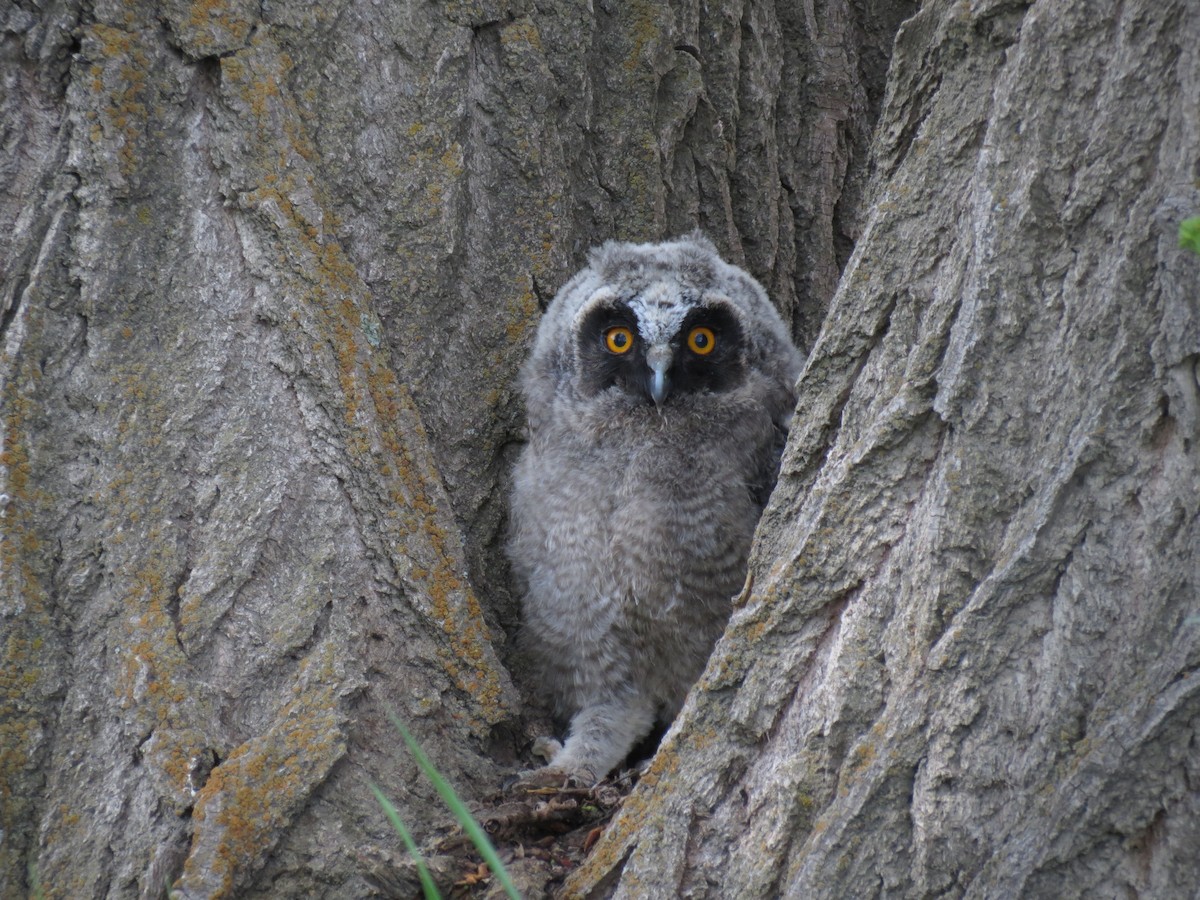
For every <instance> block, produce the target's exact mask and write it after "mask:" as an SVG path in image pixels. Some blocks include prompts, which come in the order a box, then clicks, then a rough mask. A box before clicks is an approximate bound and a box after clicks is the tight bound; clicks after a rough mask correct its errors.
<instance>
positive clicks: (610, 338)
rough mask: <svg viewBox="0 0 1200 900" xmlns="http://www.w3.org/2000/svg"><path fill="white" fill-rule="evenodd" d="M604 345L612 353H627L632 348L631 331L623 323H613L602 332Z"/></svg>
mask: <svg viewBox="0 0 1200 900" xmlns="http://www.w3.org/2000/svg"><path fill="white" fill-rule="evenodd" d="M604 346H605V347H607V348H608V349H609V350H611V351H612V352H613V353H628V352H629V351H630V350H631V349H633V332H632V331H630V330H629V329H628V328H626V327H625V326H624V325H614V326H613V327H612V328H610V329H608V331H606V332H604Z"/></svg>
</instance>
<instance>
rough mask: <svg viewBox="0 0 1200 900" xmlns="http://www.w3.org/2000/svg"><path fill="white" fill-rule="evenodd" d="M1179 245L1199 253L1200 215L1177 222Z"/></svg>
mask: <svg viewBox="0 0 1200 900" xmlns="http://www.w3.org/2000/svg"><path fill="white" fill-rule="evenodd" d="M1179 246H1180V247H1186V248H1187V249H1188V250H1191V251H1192V252H1193V253H1200V216H1193V217H1192V218H1190V219H1184V220H1183V221H1182V222H1180V223H1179Z"/></svg>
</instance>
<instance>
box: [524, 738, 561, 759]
mask: <svg viewBox="0 0 1200 900" xmlns="http://www.w3.org/2000/svg"><path fill="white" fill-rule="evenodd" d="M561 751H562V741H560V740H559V739H558V738H552V737H549V736H545V737H540V738H538V739H537V740H535V741H534V742H533V747H532V749H531V752H532V753H533V755H534V756H536V757H539V758H540V759H544V760H545V761H546V762H550V760H552V759H554V757H556V756H557V755H558V754H559V752H561Z"/></svg>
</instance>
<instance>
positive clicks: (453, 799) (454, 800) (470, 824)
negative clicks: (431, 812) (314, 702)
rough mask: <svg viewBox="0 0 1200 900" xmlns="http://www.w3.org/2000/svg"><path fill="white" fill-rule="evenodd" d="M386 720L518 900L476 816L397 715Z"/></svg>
mask: <svg viewBox="0 0 1200 900" xmlns="http://www.w3.org/2000/svg"><path fill="white" fill-rule="evenodd" d="M388 717H389V718H390V719H391V720H392V724H393V725H395V726H396V729H397V730H398V731H399V732H400V736H401V737H402V738H404V743H405V744H406V745H407V746H408V751H409V752H410V753H411V754H412V755H413V758H414V759H415V760H416V761H417V765H418V766H419V767H420V768H421V771H422V772H424V773H425V775H426V777H427V778H429V780H430V781H431V782H433V786H434V788H435V789H436V790H437V792H438V795H439V796H440V797H441V798H442V802H443V803H445V804H446V806H448V807H449V808H450V811H451V812H452V813H454V817H455V818H456V819H458V821H459V824H460V825H462V827H463V830H464V831H465V832H466V833H467V837H469V838H470V839H471V842H472V843H473V844H474V845H475V849H476V850H478V851H479V855H480V856H482V857H483V860H484V862H486V863H487V864H488V868H489V869H491V870H492V874H494V875H495V876H496V880H497V881H499V882H500V886H501V887H503V888H504V893H506V894H507V895H508V896H509V897H510V898H511V900H521V895H520V894H519V893H517V889H516V887H515V886H514V885H513V883H512V879H511V878H509V875H508V870H507V869H505V868H504V863H502V862H501V861H500V856H499V854H497V853H496V848H495V847H493V846H492V842H491V841H490V840H489V839H488V836H487V834H486V833H485V832H484V830H483V828H482V827H480V825H479V823H478V822H476V821H475V817H474V816H473V815H471V811H470V810H469V809H467V806H466V804H465V803H463V802H462V801H461V800H459V799H458V794H456V793H454V788H452V787H451V786H450V784H449V782H447V781H446V779H445V778H443V777H442V774H441V772H439V771H438V770H437V769H436V768H435V767H434V765H433V763H432V762H430V761H429V757H428V756H426V755H425V751H424V750H422V749H421V745H420V744H418V743H417V740H416V738H414V737H413V736H412V734H411V733H410V732H409V730H408V729H407V728H405V727H404V723H403V722H401V721H400V719H399V718H398V717H397V716H396V714H395V713H394V712H389V713H388Z"/></svg>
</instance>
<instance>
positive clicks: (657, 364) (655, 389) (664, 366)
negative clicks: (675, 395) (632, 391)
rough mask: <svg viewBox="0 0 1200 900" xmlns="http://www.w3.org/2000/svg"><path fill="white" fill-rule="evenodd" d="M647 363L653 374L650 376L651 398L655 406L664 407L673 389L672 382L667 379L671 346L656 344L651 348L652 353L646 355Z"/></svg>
mask: <svg viewBox="0 0 1200 900" xmlns="http://www.w3.org/2000/svg"><path fill="white" fill-rule="evenodd" d="M646 362H647V363H648V364H649V366H650V371H651V372H652V373H653V374H652V375H651V376H650V396H651V397H652V398H653V399H654V405H655V406H662V402H663V400H665V399H667V393H668V392H669V391H670V389H671V382H670V380H669V379H668V378H667V372H668V371H670V368H671V347H670V345H669V344H654V345H653V346H651V348H650V351H649V352H648V353H647V354H646Z"/></svg>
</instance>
